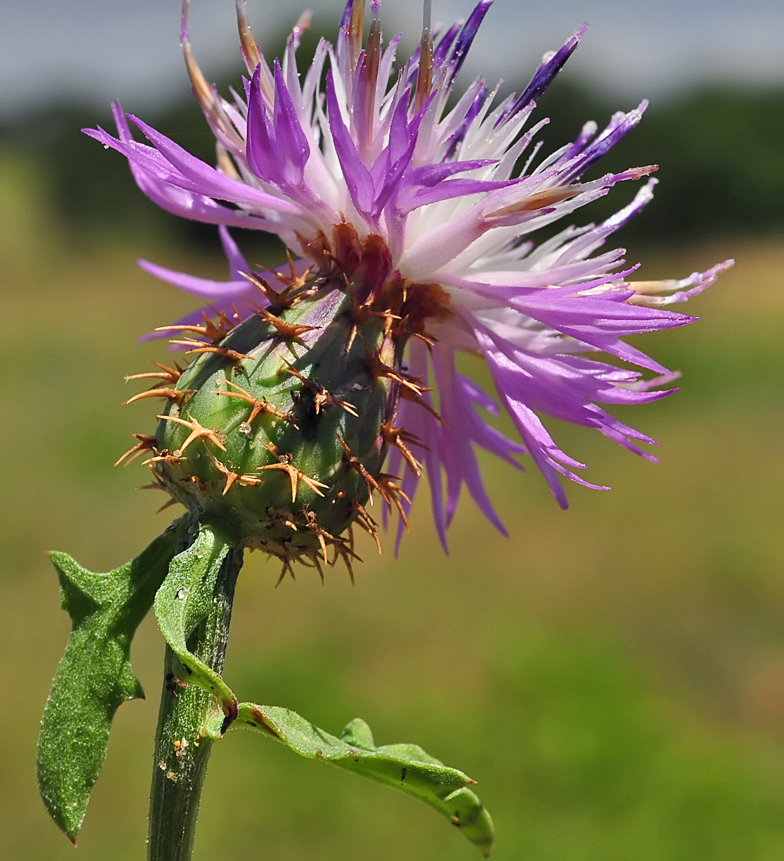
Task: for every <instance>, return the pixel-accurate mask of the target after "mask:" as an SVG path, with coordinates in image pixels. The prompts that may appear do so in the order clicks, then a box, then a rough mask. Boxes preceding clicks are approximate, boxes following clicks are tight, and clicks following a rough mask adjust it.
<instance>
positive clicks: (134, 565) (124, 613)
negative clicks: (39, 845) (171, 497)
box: [38, 518, 187, 842]
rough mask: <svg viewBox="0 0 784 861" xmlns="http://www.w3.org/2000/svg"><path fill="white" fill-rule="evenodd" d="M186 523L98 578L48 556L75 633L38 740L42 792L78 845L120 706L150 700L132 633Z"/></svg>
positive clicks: (59, 556) (56, 554)
mask: <svg viewBox="0 0 784 861" xmlns="http://www.w3.org/2000/svg"><path fill="white" fill-rule="evenodd" d="M186 520H187V518H182V519H180V520H179V521H176V522H175V523H174V524H172V526H170V527H169V529H167V530H166V532H164V533H163V535H160V536H159V537H158V538H156V539H155V541H153V542H152V544H150V546H149V547H148V548H147V549H146V550H144V551H143V552H142V553H141V554H140V555H139V556H137V557H136V558H135V559H134V560H132V561H131V562H128V563H127V564H125V565H123V566H121V567H120V568H116V569H115V570H114V571H109V572H108V573H106V574H95V573H93V572H91V571H88V570H87V569H86V568H83V567H82V566H81V565H79V563H78V562H76V561H75V560H74V559H72V558H71V557H70V556H68V555H67V554H66V553H59V552H52V553H50V554H49V557H50V559H51V560H52V563H53V564H54V567H55V568H56V569H57V573H58V576H59V578H60V594H61V597H62V606H63V609H64V610H66V611H67V612H68V614H69V615H70V617H71V620H72V623H73V625H72V629H71V635H70V637H69V639H68V644H67V646H66V648H65V654H64V655H63V657H62V659H61V660H60V664H59V666H58V668H57V673H56V675H55V677H54V681H53V683H52V690H51V693H50V694H49V699H48V700H47V703H46V708H45V709H44V716H43V720H42V722H41V733H40V735H39V738H38V788H39V790H40V793H41V798H42V799H43V802H44V805H45V806H46V809H47V810H48V811H49V813H50V815H51V816H52V818H53V819H54V821H55V822H56V823H57V825H59V826H60V828H62V830H63V831H64V832H65V833H66V834H67V835H68V837H70V838H71V841H72V842H75V837H76V834H77V833H78V832H79V829H80V828H81V826H82V822H83V821H84V815H85V812H86V810H87V804H88V802H89V800H90V793H91V791H92V788H93V785H94V784H95V781H96V780H97V779H98V775H99V774H100V772H101V768H102V767H103V762H104V759H105V758H106V749H107V747H108V744H109V732H110V730H111V726H112V720H113V719H114V715H115V712H116V711H117V709H118V707H119V706H120V704H121V703H123V702H125V701H126V700H132V699H136V698H139V697H144V691H143V690H142V686H141V684H140V682H139V680H138V679H137V678H136V676H135V675H134V672H133V669H132V668H131V663H130V650H131V641H132V640H133V635H134V634H135V632H136V629H137V627H138V626H139V623H140V622H141V621H142V619H143V618H144V617H145V615H146V614H147V612H148V611H149V609H150V607H151V606H152V603H153V598H154V595H155V592H156V590H157V589H158V588H159V586H160V584H161V583H162V582H163V580H164V578H165V576H166V571H167V569H168V567H169V562H170V561H171V559H172V557H173V556H174V553H175V550H176V547H177V542H178V540H179V537H180V533H181V531H182V529H183V528H184V526H185V523H186Z"/></svg>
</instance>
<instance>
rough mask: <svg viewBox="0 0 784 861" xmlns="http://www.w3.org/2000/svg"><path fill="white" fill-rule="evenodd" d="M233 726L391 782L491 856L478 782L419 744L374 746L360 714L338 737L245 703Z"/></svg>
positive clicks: (310, 756)
mask: <svg viewBox="0 0 784 861" xmlns="http://www.w3.org/2000/svg"><path fill="white" fill-rule="evenodd" d="M233 726H244V727H248V728H251V729H255V730H258V731H259V732H262V733H264V734H265V735H268V736H272V737H273V738H275V739H277V740H278V741H280V742H282V743H283V744H285V745H286V746H287V747H288V748H290V749H291V750H293V751H294V752H295V753H298V754H300V756H305V757H307V758H308V759H319V760H322V761H323V762H329V763H332V765H337V766H338V767H340V768H345V769H346V770H348V771H353V772H354V773H356V774H362V775H364V776H365V777H369V778H371V779H373V780H377V781H379V782H380V783H385V784H387V786H393V787H395V788H396V789H399V790H401V791H403V792H405V793H408V794H409V795H413V796H414V797H416V798H419V799H420V800H422V801H424V802H425V803H426V804H429V805H430V806H431V807H434V808H435V809H436V810H437V811H438V812H439V813H441V814H442V815H443V816H446V817H447V819H449V821H450V822H451V823H452V825H454V826H456V827H457V828H459V829H460V831H461V832H462V833H463V834H464V835H465V837H466V838H467V839H468V840H469V841H470V842H471V843H473V844H474V845H475V846H476V847H477V848H478V849H479V850H480V851H481V852H482V854H483V855H484V856H485V857H487V856H489V855H490V851H491V849H492V848H493V839H494V830H493V822H492V820H491V818H490V814H489V813H488V812H487V810H485V807H484V805H483V804H482V802H481V801H480V800H479V799H478V798H477V797H476V795H475V794H474V793H473V792H472V791H471V790H470V789H469V788H468V787H469V786H471V785H473V784H474V783H475V782H476V781H474V780H472V779H471V778H470V777H468V776H467V775H465V774H463V772H462V771H458V770H457V769H455V768H449V767H448V766H446V765H444V764H443V763H442V762H439V760H437V759H435V758H434V757H432V756H430V755H429V754H427V753H425V751H423V750H422V748H421V747H418V746H417V745H415V744H388V745H383V746H381V747H376V746H375V745H374V743H373V735H372V733H371V731H370V727H369V726H368V725H367V724H366V723H365V722H364V721H363V720H360V719H359V718H357V719H356V720H353V721H351V723H350V724H348V726H347V727H346V728H345V729H344V730H343V734H342V736H341V738H336V737H335V736H333V735H330V734H329V733H326V732H324V730H321V729H319V728H318V727H316V726H313V724H311V723H309V722H308V721H307V720H305V718H303V717H301V716H300V715H298V714H296V713H295V712H292V711H289V709H284V708H279V707H277V706H257V705H254V704H253V703H241V704H240V706H239V712H238V716H237V720H236V721H235V722H234V724H233Z"/></svg>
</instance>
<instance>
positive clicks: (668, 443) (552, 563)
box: [0, 147, 784, 861]
mask: <svg viewBox="0 0 784 861" xmlns="http://www.w3.org/2000/svg"><path fill="white" fill-rule="evenodd" d="M4 153H5V154H4V156H3V158H2V160H0V261H1V262H0V266H1V267H2V269H1V271H2V272H3V277H4V285H3V300H2V327H3V329H2V337H1V338H0V362H1V364H0V367H2V368H3V373H2V374H1V375H0V403H1V404H2V425H1V426H2V429H3V433H4V437H5V444H4V446H3V450H2V455H0V456H1V457H2V472H1V473H0V474H2V476H3V479H4V482H5V493H4V502H3V509H2V515H1V516H2V524H1V529H2V531H1V533H0V578H2V579H1V580H0V589H2V601H1V602H0V649H2V654H3V666H4V669H3V678H4V692H5V695H4V696H3V698H2V700H1V701H0V721H2V726H3V728H4V731H3V733H2V742H0V744H1V745H2V753H0V756H1V757H2V762H3V768H2V770H0V797H1V798H2V803H1V804H0V846H2V847H3V853H4V854H6V855H7V857H9V858H14V859H17V860H18V861H40V859H42V858H46V859H47V861H59V859H66V858H67V859H73V858H74V857H78V858H79V859H81V861H106V859H112V861H115V859H116V861H126V859H127V861H139V859H141V858H142V857H143V855H144V839H145V831H146V805H147V791H148V781H149V771H150V767H151V765H152V734H153V730H154V724H155V719H156V714H157V699H158V685H159V673H160V662H161V657H162V651H163V642H162V639H161V637H160V636H159V634H158V633H157V630H156V629H155V626H154V624H153V623H152V622H151V620H150V619H148V620H147V621H146V622H145V624H144V625H143V627H142V629H141V630H140V633H139V635H138V637H137V640H136V642H135V644H134V651H133V659H134V665H135V669H136V671H137V673H138V675H139V676H140V678H141V679H142V681H143V683H144V686H145V689H146V690H147V693H148V700H147V701H146V702H134V703H130V704H128V705H125V706H123V707H122V708H121V709H120V711H119V713H118V717H117V720H116V724H115V731H114V734H113V738H112V742H111V746H110V750H109V758H108V761H107V764H106V768H105V770H104V773H103V775H102V777H101V779H100V781H99V783H98V785H97V787H96V790H95V794H94V797H93V801H92V802H91V806H90V809H89V812H88V818H87V822H86V826H85V828H84V831H83V833H82V835H81V837H80V841H79V850H78V856H75V855H74V852H73V849H72V848H71V847H70V845H69V844H68V842H67V840H66V839H65V838H64V837H63V836H62V835H60V834H59V832H58V831H57V830H56V828H55V827H54V826H53V825H52V824H51V823H50V822H49V820H48V818H47V816H46V814H45V812H44V810H43V808H42V806H41V804H40V802H39V799H38V797H37V791H36V788H35V780H34V764H33V763H34V746H35V735H36V730H37V725H38V720H39V717H40V713H41V711H42V708H43V705H44V701H45V698H46V694H47V691H48V687H49V683H50V679H51V676H52V674H53V672H54V669H55V666H56V662H57V660H58V659H59V656H60V654H61V652H62V649H63V647H64V644H65V641H66V637H67V633H68V620H67V617H66V615H65V614H64V613H63V612H61V611H60V610H59V607H58V594H57V584H56V578H55V576H54V572H53V570H52V568H51V566H50V564H49V562H48V561H47V559H46V558H45V556H44V551H46V550H47V549H55V548H56V549H63V550H67V551H68V552H69V553H71V554H73V555H74V556H75V557H76V558H77V559H79V561H81V562H82V563H83V564H85V565H87V566H88V567H90V568H91V569H92V570H104V569H106V568H109V567H113V566H115V565H117V564H119V563H121V562H123V561H125V560H126V559H128V558H130V557H131V556H133V555H135V554H136V553H138V552H139V551H140V550H141V549H142V548H143V547H144V546H145V545H146V544H147V543H148V542H149V541H150V540H151V539H152V538H153V537H154V536H155V535H156V534H157V533H158V532H159V531H161V529H162V528H163V527H164V526H165V525H166V524H167V523H168V522H169V519H170V518H171V516H172V512H171V511H168V512H166V513H164V514H160V515H156V514H155V513H154V512H155V510H156V508H157V507H158V506H159V505H160V503H161V501H162V500H159V499H158V496H157V495H156V494H152V493H148V492H147V491H136V490H135V488H136V487H137V486H139V485H141V484H144V483H145V481H146V477H145V472H144V470H143V469H142V468H141V467H139V466H138V465H133V466H131V467H129V468H127V469H123V468H118V469H112V467H111V464H112V463H113V461H114V460H115V459H116V458H117V456H118V455H119V454H120V453H121V452H122V451H124V449H125V448H126V447H127V445H128V444H129V441H130V436H129V435H130V433H131V432H133V431H140V432H149V431H150V430H151V429H152V427H153V418H152V416H153V408H152V407H150V405H149V404H145V403H141V404H135V405H132V406H129V407H123V408H120V406H119V404H120V402H121V401H122V400H124V399H125V398H126V397H128V396H129V395H130V394H131V393H132V391H135V389H133V390H131V388H130V387H126V386H125V385H124V384H123V381H122V378H123V375H124V374H125V373H129V372H136V371H141V370H143V369H144V368H145V366H146V363H147V361H148V359H150V358H156V357H157V358H160V357H162V356H163V355H164V353H163V349H162V348H161V347H160V346H159V345H153V346H151V345H149V344H139V343H136V342H135V341H134V338H135V337H136V336H138V335H140V334H142V333H144V332H146V331H149V330H150V329H151V328H152V327H154V326H155V325H158V324H160V323H161V322H163V321H168V320H170V319H172V318H174V317H176V316H177V315H179V314H181V313H184V311H185V310H187V309H189V308H190V307H192V305H190V304H189V302H188V299H187V298H185V297H183V296H180V295H178V294H177V293H176V292H175V291H174V290H173V289H168V288H166V287H163V286H161V285H159V284H157V283H156V282H154V281H153V279H151V278H149V277H148V276H146V275H145V274H144V273H142V272H141V271H139V270H137V269H136V267H135V266H134V264H133V260H134V258H135V257H137V256H140V255H144V256H146V257H150V258H152V259H155V260H156V262H159V263H163V264H164V265H170V266H174V267H182V268H187V269H189V270H190V271H194V272H200V273H202V274H207V273H209V272H212V273H214V275H215V277H221V275H222V272H223V263H222V262H221V261H220V260H219V259H218V258H217V257H215V256H213V255H212V253H211V252H208V251H203V250H200V248H199V246H198V244H197V243H193V242H191V243H190V244H189V243H188V242H183V241H181V237H173V238H172V237H170V236H169V235H168V234H165V233H164V232H159V231H157V230H155V231H154V230H152V229H150V230H148V231H146V232H145V231H143V230H141V231H140V230H137V229H134V230H130V229H129V230H128V231H127V232H126V233H124V234H122V235H118V233H117V232H116V231H113V229H112V228H111V227H110V226H107V225H111V224H112V223H113V220H112V214H111V212H110V211H108V210H107V214H106V217H105V224H99V225H95V224H92V225H90V227H89V230H88V229H87V228H84V231H83V232H79V231H78V230H77V231H75V230H74V224H73V223H72V224H70V225H69V224H68V222H67V220H66V221H63V219H62V217H61V211H60V210H58V208H57V206H56V205H55V202H54V201H53V198H52V195H53V194H55V192H56V188H55V186H54V185H53V184H52V183H51V182H50V181H49V174H47V173H46V172H45V171H44V170H43V169H42V168H41V165H40V163H39V162H37V161H36V160H35V158H33V157H31V156H29V154H28V153H26V152H25V151H24V149H22V148H20V147H14V148H9V149H7V150H5V151H4ZM107 158H108V156H107ZM95 159H96V163H98V162H100V159H101V153H100V152H98V153H96V154H95ZM96 170H100V168H96ZM780 175H781V174H779V176H780ZM777 181H778V180H777ZM58 213H60V215H58ZM122 216H123V213H122V212H117V222H115V223H120V222H121V221H122ZM733 237H735V238H733ZM668 247H670V249H671V250H670V251H668V252H665V251H664V250H662V249H661V247H652V248H648V249H643V248H642V244H641V243H640V242H639V241H637V242H636V245H635V246H634V247H633V248H632V251H631V254H630V256H631V257H634V258H635V259H636V257H637V256H638V254H640V256H643V257H644V260H645V269H644V271H643V275H644V276H646V275H647V276H650V277H659V276H663V275H667V276H669V275H678V276H681V275H686V274H688V273H689V272H691V271H692V270H693V269H696V268H704V267H707V266H708V265H710V264H712V263H714V262H716V261H718V260H720V259H724V258H725V257H728V256H734V257H736V259H737V266H736V268H735V269H734V270H732V271H731V272H729V273H728V274H727V275H726V276H724V277H723V278H722V279H721V281H720V283H719V284H718V285H716V286H715V287H714V288H713V289H712V290H711V291H709V293H708V294H706V295H704V296H702V297H700V298H699V299H697V300H696V301H695V302H694V303H693V304H692V309H691V310H692V311H693V312H694V313H696V314H698V315H700V316H701V318H702V319H701V320H700V321H699V322H698V323H696V324H694V326H692V327H690V328H689V329H686V330H679V331H676V332H671V333H667V334H663V335H661V336H656V337H649V338H647V339H646V340H645V341H644V344H645V346H646V348H647V349H649V350H650V351H651V352H653V353H654V354H655V355H656V356H657V358H659V359H660V360H661V361H662V362H664V363H665V364H668V365H669V366H671V367H674V368H677V369H680V370H682V371H683V373H684V377H683V385H682V391H681V392H680V393H678V394H676V395H674V396H673V397H672V398H670V399H668V400H666V401H664V402H662V403H658V404H654V405H650V406H648V407H645V408H641V409H639V410H637V411H636V412H634V414H633V415H631V414H630V415H625V416H624V418H627V419H628V420H629V421H631V422H632V423H634V424H635V425H636V426H638V427H640V428H641V429H643V430H644V431H646V432H647V433H650V434H651V435H652V436H654V437H655V438H657V439H658V440H660V441H661V443H662V448H661V457H662V463H661V464H658V465H651V464H648V463H645V462H643V461H641V460H639V459H637V458H635V457H634V456H632V455H630V454H628V453H626V452H624V451H622V450H620V449H618V448H617V447H615V446H613V445H612V444H611V443H609V442H608V441H606V440H604V439H603V438H599V437H598V436H593V435H592V434H591V433H589V432H587V431H579V430H573V429H571V428H568V427H557V428H556V431H555V432H556V435H557V439H558V440H559V441H560V442H561V443H562V444H563V446H564V447H565V448H566V450H567V451H569V452H570V453H571V454H574V455H576V456H577V457H579V458H580V459H583V460H586V461H587V462H588V463H589V464H590V465H591V469H590V477H591V478H592V479H594V480H596V481H599V482H601V483H607V484H611V485H613V487H614V488H615V489H614V490H613V491H612V492H611V493H599V492H595V491H586V490H583V489H581V488H578V487H572V488H570V489H569V495H570V499H571V501H572V509H571V510H570V511H569V512H567V513H564V512H561V511H560V510H559V509H558V507H557V505H556V504H555V502H554V501H553V500H552V499H551V497H550V496H549V494H548V492H547V490H546V488H545V486H544V482H543V480H542V479H541V478H540V477H539V476H538V475H537V474H536V473H535V472H529V473H527V474H525V475H521V474H514V475H512V474H510V472H509V471H507V470H505V469H501V468H499V467H498V465H497V464H496V463H494V462H493V461H492V460H490V459H487V460H486V461H485V462H484V463H485V467H486V475H487V477H488V485H489V488H490V492H491V496H492V498H493V499H494V500H495V501H496V502H497V503H498V507H499V510H500V512H501V513H502V516H503V519H504V520H505V522H506V525H507V527H508V528H509V531H510V534H511V537H510V539H508V540H505V539H503V538H501V537H500V536H498V535H497V534H496V533H494V532H493V530H492V529H491V527H489V526H488V524H487V523H485V522H484V520H483V519H482V518H481V517H479V516H478V515H477V512H476V509H475V508H474V506H473V504H472V503H471V502H470V500H468V499H465V500H464V501H463V503H462V504H461V508H460V511H459V514H458V516H457V519H456V522H455V524H454V525H453V527H452V529H451V556H450V557H449V558H445V557H444V555H443V553H442V551H441V549H440V547H439V546H438V544H437V541H436V539H435V536H434V533H433V529H432V527H431V524H430V520H429V512H428V501H427V499H426V493H425V492H424V490H423V491H422V497H421V498H420V499H419V500H418V502H417V505H416V512H415V514H416V516H415V517H414V519H413V524H412V529H411V532H410V534H409V535H407V536H406V538H405V540H404V543H403V547H402V550H401V553H400V557H399V558H398V559H395V558H394V556H393V553H392V552H391V544H392V541H391V540H390V539H389V538H387V540H386V541H385V546H386V549H385V553H384V555H383V556H382V557H380V558H379V557H377V556H376V555H375V551H374V549H373V547H372V545H371V544H370V542H367V543H366V544H365V545H364V546H363V547H362V548H361V550H360V552H361V554H362V555H363V556H364V558H365V560H366V561H365V563H364V564H362V565H361V566H359V567H358V570H357V585H356V587H355V588H352V587H351V585H350V583H349V581H348V577H347V576H346V575H345V574H344V573H343V572H342V571H331V572H330V574H329V576H328V578H327V584H326V587H324V588H322V586H321V585H320V583H319V582H318V578H317V577H316V576H315V575H313V574H311V573H310V572H307V571H303V572H302V574H301V575H300V576H298V578H297V582H296V583H292V582H291V581H286V582H284V583H283V584H282V585H281V586H280V588H278V589H277V590H275V589H273V586H274V582H275V579H276V578H277V574H278V568H277V566H276V565H272V564H268V563H267V562H266V561H265V559H264V558H263V557H261V556H260V555H258V554H256V555H255V556H252V557H251V558H250V559H249V562H248V565H247V567H246V569H245V570H244V572H243V575H242V578H241V582H240V587H239V595H238V599H237V607H236V614H235V621H234V626H233V635H232V640H231V645H230V651H229V658H228V664H227V669H226V677H227V681H228V682H229V684H230V685H232V687H233V688H234V689H235V690H236V691H238V693H239V695H240V696H241V697H242V698H245V699H253V700H256V701H259V702H264V703H269V704H279V705H286V706H289V707H291V708H294V709H297V710H299V711H301V712H302V713H304V714H305V715H307V716H308V717H309V718H310V719H311V720H313V721H314V722H316V723H318V724H319V725H321V726H323V727H325V728H326V729H329V730H331V731H333V732H338V731H339V730H340V728H341V727H342V726H343V724H344V723H346V722H347V721H348V720H349V719H351V718H353V717H355V716H357V715H360V716H362V717H364V718H365V719H366V720H367V721H368V722H369V723H370V725H371V727H372V728H373V729H374V731H375V735H376V739H377V741H378V742H380V743H384V742H393V741H400V740H411V741H416V742H418V743H420V744H421V745H422V746H423V747H425V749H426V750H428V751H429V752H431V753H432V754H434V755H436V756H438V757H440V758H442V759H443V760H445V761H446V762H448V763H450V764H453V765H455V766H457V767H460V768H463V769H464V770H466V771H467V772H468V773H469V774H471V775H472V776H473V777H475V778H476V779H477V780H478V781H479V786H478V791H479V792H480V794H481V797H482V798H483V800H484V801H485V802H486V804H487V805H488V807H489V809H490V810H491V811H492V813H493V816H494V818H495V822H496V827H497V831H498V843H497V849H496V854H495V856H494V857H495V858H496V859H497V861H512V859H514V861H517V859H526V861H529V859H530V861H567V859H568V861H615V859H618V861H621V859H635V861H681V859H683V861H687V859H688V861H693V859H700V861H714V859H715V861H720V860H721V859H727V861H736V859H741V858H742V859H744V861H746V859H748V861H752V859H753V861H768V859H770V861H773V859H779V858H781V857H782V856H784V578H783V577H782V565H781V559H782V550H784V547H783V546H782V545H783V542H782V539H781V528H780V522H781V513H782V489H781V488H782V481H783V480H784V454H783V453H782V444H781V441H782V438H784V433H783V432H784V415H783V414H782V391H784V370H783V369H782V348H781V331H782V327H783V326H784V242H782V241H781V238H780V234H778V233H777V232H776V228H775V227H774V228H770V227H769V228H768V229H767V237H766V238H765V239H754V238H750V237H749V236H748V235H745V236H744V235H743V234H742V233H741V231H740V230H739V231H737V233H735V234H728V237H725V238H724V239H721V240H719V239H717V238H715V237H713V238H711V237H702V238H697V239H694V240H693V241H692V242H691V243H690V244H687V245H683V244H681V245H679V246H678V245H670V246H668ZM479 373H480V377H481V369H479ZM474 852H475V850H473V849H472V848H471V847H470V846H469V845H468V844H464V843H463V841H462V839H461V838H460V836H459V835H458V834H456V833H453V832H452V831H451V830H450V829H449V828H448V827H447V826H446V825H445V824H444V823H443V821H441V820H440V819H439V818H438V817H437V816H436V815H435V814H434V813H432V811H430V810H428V809H426V808H420V806H419V805H417V804H416V803H414V802H413V801H411V800H409V799H407V798H405V797H402V796H398V795H396V794H395V793H393V792H391V791H389V790H387V789H385V788H383V787H380V786H376V785H374V784H371V783H368V782H362V781H361V780H359V779H357V778H354V777H353V776H350V775H346V774H343V773H341V772H339V771H337V770H330V769H329V768H327V767H325V766H320V765H319V764H314V763H310V762H305V761H300V760H298V759H297V758H296V757H295V756H294V755H293V754H290V753H289V752H288V751H286V750H285V749H283V748H279V747H277V746H275V745H274V744H272V743H271V742H267V741H266V740H265V739H261V738H258V737H253V736H251V735H249V734H242V733H232V734H230V735H229V737H228V738H227V739H226V740H225V741H224V742H223V743H222V744H220V745H219V746H218V747H217V749H216V750H215V753H214V755H213V761H212V765H211V772H210V777H209V780H208V783H207V789H206V793H205V797H204V805H203V812H202V816H201V819H200V824H199V839H198V842H197V850H196V858H197V859H199V861H204V859H208V858H214V857H218V856H221V857H223V856H231V857H244V858H247V859H249V861H255V859H259V861H261V859H264V861H266V859H275V861H295V859H315V858H319V859H325V861H326V860H327V859H330V860H331V859H334V861H338V859H340V861H359V859H363V861H365V859H376V858H378V859H384V861H386V859H403V858H406V859H413V861H420V859H421V861H441V859H471V858H473V857H474Z"/></svg>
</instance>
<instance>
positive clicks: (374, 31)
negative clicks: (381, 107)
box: [364, 4, 381, 145]
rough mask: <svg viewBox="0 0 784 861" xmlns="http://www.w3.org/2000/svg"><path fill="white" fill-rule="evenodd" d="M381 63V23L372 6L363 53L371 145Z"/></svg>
mask: <svg viewBox="0 0 784 861" xmlns="http://www.w3.org/2000/svg"><path fill="white" fill-rule="evenodd" d="M380 63H381V21H380V20H379V18H378V6H377V5H376V4H373V23H372V24H371V25H370V33H369V34H368V42H367V49H366V51H365V60H364V66H365V70H366V75H365V122H366V129H367V142H368V145H370V144H371V142H372V140H373V131H374V127H375V118H376V83H377V82H378V69H379V65H380Z"/></svg>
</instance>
